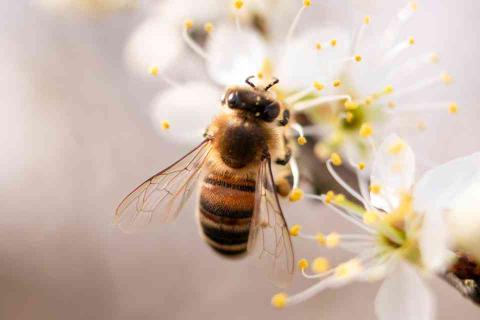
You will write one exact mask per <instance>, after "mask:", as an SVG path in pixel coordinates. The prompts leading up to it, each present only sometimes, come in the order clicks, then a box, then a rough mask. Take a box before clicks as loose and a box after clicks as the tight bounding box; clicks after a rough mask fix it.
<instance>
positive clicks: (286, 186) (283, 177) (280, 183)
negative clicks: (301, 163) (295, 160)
mask: <svg viewBox="0 0 480 320" xmlns="http://www.w3.org/2000/svg"><path fill="white" fill-rule="evenodd" d="M275 189H276V191H277V193H278V195H279V196H281V197H284V198H286V197H288V195H289V194H290V192H292V189H293V176H292V173H291V172H290V170H285V171H283V172H281V173H280V174H278V176H277V178H276V179H275Z"/></svg>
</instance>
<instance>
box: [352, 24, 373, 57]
mask: <svg viewBox="0 0 480 320" xmlns="http://www.w3.org/2000/svg"><path fill="white" fill-rule="evenodd" d="M371 20H372V19H371V18H370V16H365V17H364V18H363V23H362V24H361V25H360V27H359V29H358V31H357V33H356V36H355V38H354V40H353V44H352V46H351V48H350V54H352V55H353V53H354V52H357V50H358V47H359V46H360V42H361V41H362V37H363V33H364V32H365V28H366V27H367V26H368V25H369V24H370V22H371Z"/></svg>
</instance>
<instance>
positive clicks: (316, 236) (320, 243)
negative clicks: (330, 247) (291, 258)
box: [315, 232, 326, 246]
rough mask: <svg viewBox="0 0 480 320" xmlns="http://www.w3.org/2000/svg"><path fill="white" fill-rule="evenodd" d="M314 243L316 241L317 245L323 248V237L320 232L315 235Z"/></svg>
mask: <svg viewBox="0 0 480 320" xmlns="http://www.w3.org/2000/svg"><path fill="white" fill-rule="evenodd" d="M315 241H317V243H318V245H320V246H324V245H325V241H326V240H325V235H324V234H323V233H321V232H318V233H317V234H316V235H315Z"/></svg>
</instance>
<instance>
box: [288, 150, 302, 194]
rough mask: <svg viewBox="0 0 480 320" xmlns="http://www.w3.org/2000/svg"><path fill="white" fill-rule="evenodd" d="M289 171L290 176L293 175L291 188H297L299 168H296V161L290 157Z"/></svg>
mask: <svg viewBox="0 0 480 320" xmlns="http://www.w3.org/2000/svg"><path fill="white" fill-rule="evenodd" d="M289 164H290V172H291V173H292V177H293V189H294V190H295V189H297V188H298V185H299V183H300V169H299V168H298V163H297V160H296V159H295V158H294V157H292V158H291V159H290V162H289Z"/></svg>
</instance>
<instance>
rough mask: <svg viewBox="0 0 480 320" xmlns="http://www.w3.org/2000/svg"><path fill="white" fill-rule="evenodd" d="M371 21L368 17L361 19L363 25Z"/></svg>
mask: <svg viewBox="0 0 480 320" xmlns="http://www.w3.org/2000/svg"><path fill="white" fill-rule="evenodd" d="M371 21H372V17H370V16H365V17H363V23H364V24H370V22H371Z"/></svg>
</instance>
